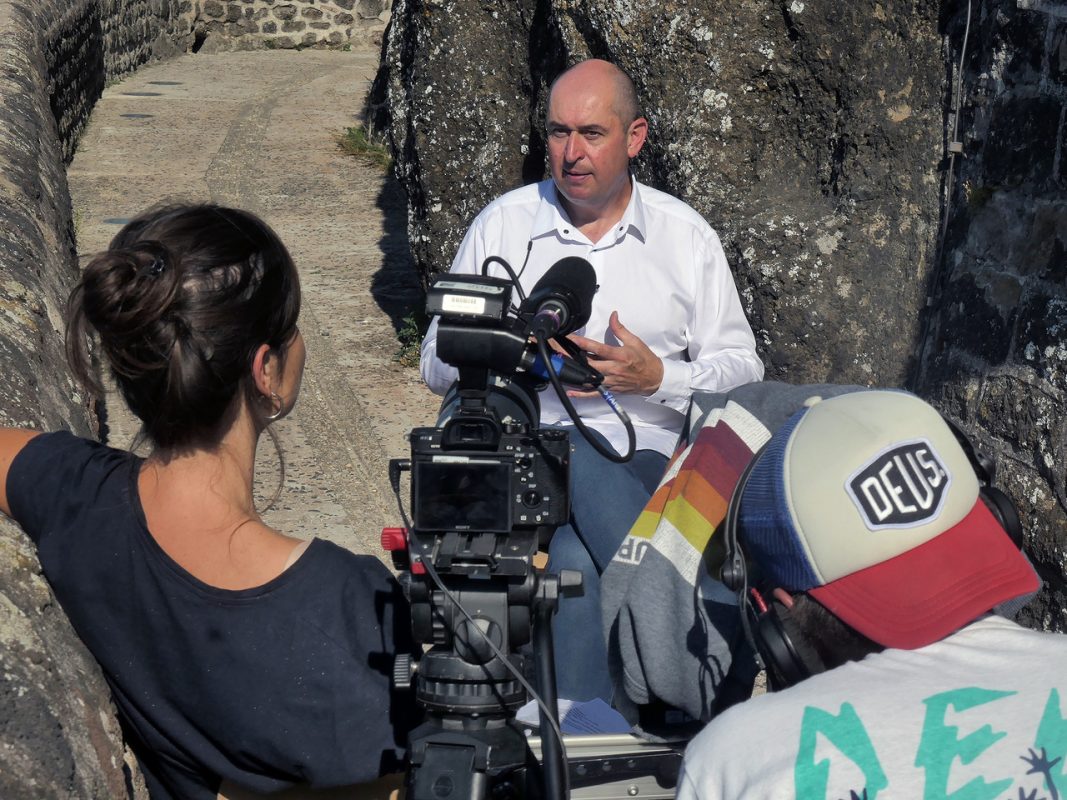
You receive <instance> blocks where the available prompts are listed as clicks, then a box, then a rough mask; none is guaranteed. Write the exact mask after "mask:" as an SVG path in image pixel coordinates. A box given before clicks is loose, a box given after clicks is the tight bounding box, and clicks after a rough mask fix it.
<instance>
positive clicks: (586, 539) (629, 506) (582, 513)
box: [548, 429, 667, 702]
mask: <svg viewBox="0 0 1067 800" xmlns="http://www.w3.org/2000/svg"><path fill="white" fill-rule="evenodd" d="M570 434H571V444H572V446H573V448H574V452H573V453H572V455H571V518H570V524H568V525H563V526H561V527H560V528H558V529H557V530H556V533H555V535H554V536H553V537H552V542H551V544H550V545H549V548H548V554H549V560H548V569H549V571H551V572H559V570H562V569H571V570H579V571H580V572H581V573H582V584H583V587H584V594H583V595H582V596H581V597H564V598H561V599H560V603H559V611H558V612H557V613H556V616H555V619H554V620H553V624H552V633H553V637H554V640H555V653H556V688H557V691H558V694H559V696H560V697H561V698H565V699H568V700H592V699H593V698H594V697H601V698H603V699H604V700H606V701H607V702H611V698H612V694H613V691H612V686H611V677H610V675H609V674H608V651H607V645H606V644H605V636H604V626H603V622H602V621H601V614H600V575H601V573H602V572H603V571H604V569H605V568H606V567H607V565H608V564H609V563H610V562H611V559H612V558H614V556H615V551H616V550H618V549H619V545H620V544H621V543H622V540H623V539H624V538H625V537H626V534H627V533H629V531H630V527H631V526H632V525H633V524H634V522H635V521H636V520H637V517H638V515H639V514H640V513H641V509H643V508H644V507H645V503H647V502H648V499H649V498H650V497H651V496H652V492H653V491H655V489H656V486H657V484H658V483H659V481H660V478H662V477H663V472H664V470H665V469H666V466H667V457H666V456H664V455H663V454H662V453H658V452H656V451H655V450H638V451H637V452H636V453H634V457H633V458H632V459H631V460H630V461H628V462H627V463H625V464H616V463H614V462H612V461H609V460H608V459H606V458H604V456H602V455H600V454H599V453H598V452H596V450H594V449H593V446H592V445H590V444H589V442H587V441H586V440H585V437H583V436H582V434H581V433H579V432H578V431H576V430H573V429H571V431H570ZM593 435H594V436H596V437H597V438H598V439H599V440H600V441H601V442H602V443H603V444H605V446H607V441H606V440H605V439H604V438H603V437H602V436H600V434H597V433H594V434H593Z"/></svg>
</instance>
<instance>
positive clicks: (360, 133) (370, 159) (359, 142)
mask: <svg viewBox="0 0 1067 800" xmlns="http://www.w3.org/2000/svg"><path fill="white" fill-rule="evenodd" d="M337 145H338V147H340V148H341V150H342V152H345V153H347V154H348V155H350V156H355V157H356V158H358V159H360V160H361V161H364V162H366V163H368V164H372V165H373V166H376V167H379V168H381V169H383V170H388V169H390V168H392V166H393V159H392V157H391V156H390V155H389V151H388V150H387V149H386V148H385V145H383V144H381V143H379V142H376V141H374V140H372V139H371V138H369V137H368V136H367V132H366V131H365V130H364V129H363V128H360V127H351V128H345V132H344V133H342V134H341V135H340V136H338V137H337Z"/></svg>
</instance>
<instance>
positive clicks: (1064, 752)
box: [1031, 689, 1067, 797]
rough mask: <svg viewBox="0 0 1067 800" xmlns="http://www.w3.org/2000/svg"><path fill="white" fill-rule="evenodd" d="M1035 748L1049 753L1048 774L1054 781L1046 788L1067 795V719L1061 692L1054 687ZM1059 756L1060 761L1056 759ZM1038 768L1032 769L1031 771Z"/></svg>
mask: <svg viewBox="0 0 1067 800" xmlns="http://www.w3.org/2000/svg"><path fill="white" fill-rule="evenodd" d="M1034 748H1035V749H1044V750H1045V752H1046V753H1048V759H1049V762H1050V763H1048V765H1047V768H1048V772H1047V773H1046V776H1047V778H1048V779H1049V780H1051V781H1052V783H1053V786H1046V787H1045V788H1046V789H1048V790H1049V791H1052V789H1053V788H1055V789H1056V791H1057V794H1058V795H1059V796H1060V797H1067V764H1065V763H1064V762H1067V720H1065V719H1064V717H1063V712H1062V711H1060V693H1059V690H1058V689H1053V690H1052V691H1051V692H1050V693H1049V696H1048V702H1047V703H1045V713H1043V714H1042V715H1041V722H1040V723H1038V726H1037V735H1036V736H1035V737H1034ZM1057 756H1058V757H1059V760H1058V762H1056V763H1051V762H1053V761H1055V759H1056V757H1057ZM1033 771H1036V770H1031V772H1033Z"/></svg>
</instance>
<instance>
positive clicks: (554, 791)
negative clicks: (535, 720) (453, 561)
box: [533, 603, 567, 800]
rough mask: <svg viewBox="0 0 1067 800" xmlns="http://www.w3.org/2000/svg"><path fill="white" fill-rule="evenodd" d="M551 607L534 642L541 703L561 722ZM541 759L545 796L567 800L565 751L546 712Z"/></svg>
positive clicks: (542, 614) (543, 612)
mask: <svg viewBox="0 0 1067 800" xmlns="http://www.w3.org/2000/svg"><path fill="white" fill-rule="evenodd" d="M553 610H554V609H552V608H551V607H550V604H548V603H541V604H540V605H539V607H538V608H537V613H536V616H535V617H534V628H533V639H534V653H536V654H537V664H536V667H537V682H538V685H539V687H540V689H541V699H542V700H543V701H544V704H545V705H546V706H547V707H548V710H549V711H550V712H551V713H552V716H553V718H554V719H559V708H558V704H557V697H556V667H555V664H556V657H555V653H554V647H553V644H552V613H553ZM540 714H541V758H542V762H543V764H544V775H545V796H546V797H548V798H557V799H558V800H566V797H567V789H566V784H565V782H564V780H565V776H564V772H563V770H564V769H565V768H566V767H565V765H564V763H563V756H562V747H561V744H560V741H559V737H558V736H556V731H555V729H554V728H553V727H552V725H551V724H550V723H549V721H548V720H546V719H545V712H544V710H543V709H542V710H541V712H540Z"/></svg>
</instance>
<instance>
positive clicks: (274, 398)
mask: <svg viewBox="0 0 1067 800" xmlns="http://www.w3.org/2000/svg"><path fill="white" fill-rule="evenodd" d="M260 396H261V397H262V395H260ZM263 399H264V400H266V399H267V398H266V397H263ZM275 403H277V405H278V409H277V410H276V411H272V412H271V413H270V414H266V415H265V416H264V417H263V419H265V420H267V422H274V421H275V420H278V419H280V418H281V416H282V408H283V405H282V399H281V398H280V397H279V396H278V393H277V392H271V393H270V407H271V408H274V405H275Z"/></svg>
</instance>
